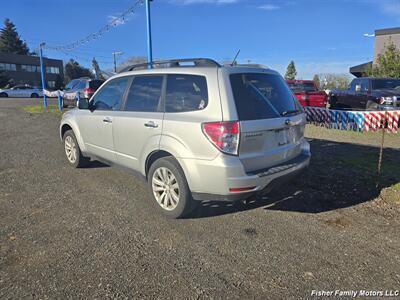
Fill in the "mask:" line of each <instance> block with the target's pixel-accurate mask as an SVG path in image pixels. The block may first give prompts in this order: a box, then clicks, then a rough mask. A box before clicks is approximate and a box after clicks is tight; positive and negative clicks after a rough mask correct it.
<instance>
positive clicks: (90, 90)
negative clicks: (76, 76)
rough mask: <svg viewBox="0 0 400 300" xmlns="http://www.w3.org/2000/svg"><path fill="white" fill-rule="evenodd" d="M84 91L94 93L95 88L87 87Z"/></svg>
mask: <svg viewBox="0 0 400 300" xmlns="http://www.w3.org/2000/svg"><path fill="white" fill-rule="evenodd" d="M83 92H84V93H94V89H91V88H86V89H84V90H83Z"/></svg>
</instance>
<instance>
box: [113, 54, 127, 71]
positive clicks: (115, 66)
mask: <svg viewBox="0 0 400 300" xmlns="http://www.w3.org/2000/svg"><path fill="white" fill-rule="evenodd" d="M122 54H124V52H121V51H116V52H113V53H112V55H113V57H114V73H117V58H116V56H117V55H122Z"/></svg>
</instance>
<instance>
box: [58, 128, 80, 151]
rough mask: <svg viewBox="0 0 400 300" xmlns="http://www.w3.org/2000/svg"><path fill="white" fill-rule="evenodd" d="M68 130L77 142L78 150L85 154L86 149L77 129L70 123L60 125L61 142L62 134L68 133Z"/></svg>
mask: <svg viewBox="0 0 400 300" xmlns="http://www.w3.org/2000/svg"><path fill="white" fill-rule="evenodd" d="M68 130H72V132H73V133H74V135H75V137H76V140H77V142H78V145H79V148H80V149H81V151H82V152H83V153H85V152H86V148H85V144H84V143H83V140H82V137H81V134H80V131H79V129H78V127H77V126H75V125H74V124H72V123H70V122H65V123H62V124H61V125H60V138H61V140H63V139H64V134H65V133H66V132H67V131H68Z"/></svg>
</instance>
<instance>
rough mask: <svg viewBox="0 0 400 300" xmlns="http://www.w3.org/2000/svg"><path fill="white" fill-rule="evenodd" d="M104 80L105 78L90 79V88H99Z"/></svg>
mask: <svg viewBox="0 0 400 300" xmlns="http://www.w3.org/2000/svg"><path fill="white" fill-rule="evenodd" d="M103 82H104V81H103V80H91V81H89V88H91V89H93V90H97V89H98V88H99V87H100V86H101V85H102V84H103Z"/></svg>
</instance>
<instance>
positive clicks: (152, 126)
mask: <svg viewBox="0 0 400 300" xmlns="http://www.w3.org/2000/svg"><path fill="white" fill-rule="evenodd" d="M144 126H145V127H149V128H157V127H158V124H156V123H154V122H153V121H148V122H147V123H144Z"/></svg>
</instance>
